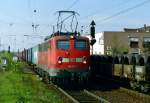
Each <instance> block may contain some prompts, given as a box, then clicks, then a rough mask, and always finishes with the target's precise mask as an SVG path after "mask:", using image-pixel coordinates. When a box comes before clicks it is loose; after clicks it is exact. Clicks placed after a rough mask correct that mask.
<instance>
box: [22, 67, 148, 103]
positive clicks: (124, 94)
mask: <svg viewBox="0 0 150 103" xmlns="http://www.w3.org/2000/svg"><path fill="white" fill-rule="evenodd" d="M25 71H26V70H25ZM28 72H29V71H28ZM101 83H104V84H103V85H102V84H101V85H99V84H97V83H96V85H97V86H98V87H99V88H97V89H95V90H92V89H89V90H90V91H88V90H85V89H84V88H80V87H77V88H76V87H75V88H76V89H74V88H71V87H73V85H71V84H69V85H68V86H63V87H62V86H61V85H60V86H59V85H55V84H53V83H51V84H50V86H51V87H52V88H54V89H56V90H57V93H60V94H61V97H62V99H64V101H65V103H149V101H150V97H149V96H144V95H143V94H138V93H135V92H134V91H132V92H131V91H130V90H128V89H125V88H118V89H116V88H115V89H114V88H113V89H112V88H109V87H108V88H109V89H106V90H103V89H102V88H103V87H105V88H107V87H106V86H111V87H112V85H109V83H110V82H109V83H108V82H107V83H105V82H101ZM66 99H67V102H66Z"/></svg>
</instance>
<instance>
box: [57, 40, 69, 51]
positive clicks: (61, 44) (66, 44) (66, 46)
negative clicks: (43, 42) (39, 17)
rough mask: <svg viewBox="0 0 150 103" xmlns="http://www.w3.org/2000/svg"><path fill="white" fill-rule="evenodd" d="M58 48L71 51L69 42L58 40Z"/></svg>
mask: <svg viewBox="0 0 150 103" xmlns="http://www.w3.org/2000/svg"><path fill="white" fill-rule="evenodd" d="M57 48H58V49H69V41H68V40H58V41H57Z"/></svg>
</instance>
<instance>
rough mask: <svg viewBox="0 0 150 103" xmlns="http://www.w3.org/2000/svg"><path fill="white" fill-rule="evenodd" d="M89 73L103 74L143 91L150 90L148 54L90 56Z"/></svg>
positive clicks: (149, 61) (149, 57)
mask: <svg viewBox="0 0 150 103" xmlns="http://www.w3.org/2000/svg"><path fill="white" fill-rule="evenodd" d="M91 61H92V63H91V75H92V76H94V77H96V76H103V77H106V78H109V79H113V80H117V81H120V82H121V83H123V84H128V85H129V86H130V87H131V88H132V89H138V90H140V91H143V92H147V91H149V90H150V56H146V55H122V56H115V57H111V56H98V55H93V56H91Z"/></svg>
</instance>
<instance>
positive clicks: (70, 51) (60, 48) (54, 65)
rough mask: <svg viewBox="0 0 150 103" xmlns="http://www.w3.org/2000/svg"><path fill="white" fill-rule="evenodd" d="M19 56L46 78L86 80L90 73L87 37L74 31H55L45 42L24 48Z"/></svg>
mask: <svg viewBox="0 0 150 103" xmlns="http://www.w3.org/2000/svg"><path fill="white" fill-rule="evenodd" d="M67 34H68V33H67ZM20 56H21V57H22V58H23V59H24V60H25V61H27V62H28V63H32V64H34V65H36V67H35V68H36V72H37V73H38V74H40V75H41V76H42V77H43V78H46V79H48V80H51V79H52V80H54V79H69V78H72V79H75V78H78V79H80V80H81V79H82V80H83V79H84V80H86V79H88V77H89V75H90V72H89V68H90V67H89V66H90V50H89V39H88V38H86V37H83V36H77V35H75V34H74V33H70V34H69V35H67V36H66V34H65V33H62V32H61V33H55V34H54V36H52V37H51V38H49V39H48V40H46V41H45V42H43V43H41V44H38V45H36V46H34V47H31V48H29V49H25V50H24V51H22V52H21V54H20Z"/></svg>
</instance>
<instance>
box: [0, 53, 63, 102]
mask: <svg viewBox="0 0 150 103" xmlns="http://www.w3.org/2000/svg"><path fill="white" fill-rule="evenodd" d="M0 56H1V58H4V57H5V58H6V59H7V60H8V65H7V67H6V68H7V69H6V70H5V71H3V72H2V71H0V103H62V101H61V99H60V97H59V96H58V94H57V93H56V92H55V91H54V90H52V89H50V88H49V87H48V86H47V85H46V84H44V83H43V82H41V81H40V80H39V78H38V77H37V76H36V75H35V74H34V73H24V72H23V71H24V68H27V64H26V63H24V62H21V61H13V55H12V54H10V53H6V52H3V53H0Z"/></svg>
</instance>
